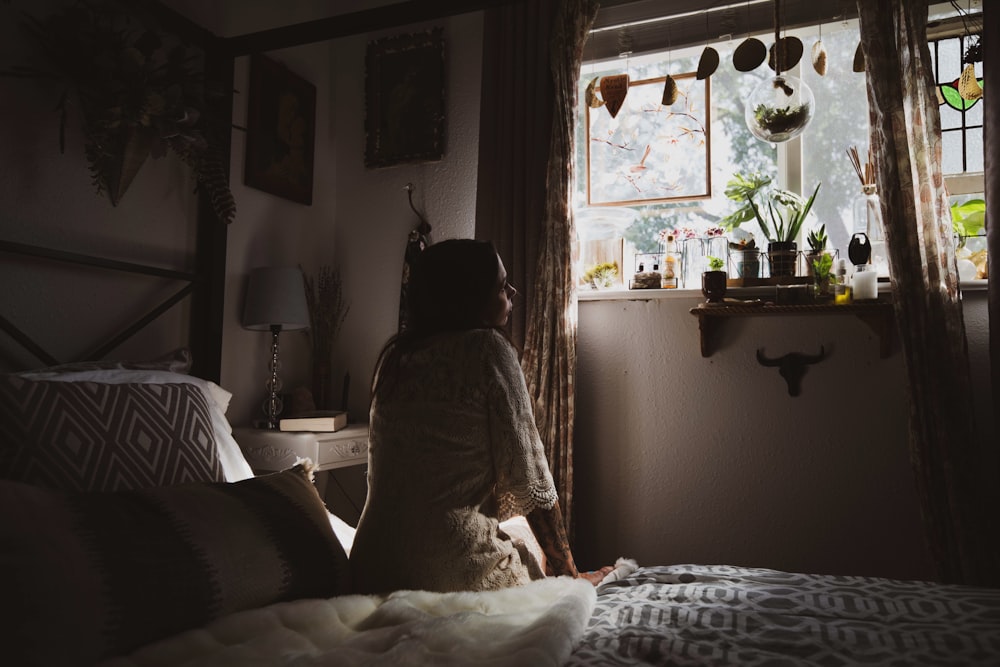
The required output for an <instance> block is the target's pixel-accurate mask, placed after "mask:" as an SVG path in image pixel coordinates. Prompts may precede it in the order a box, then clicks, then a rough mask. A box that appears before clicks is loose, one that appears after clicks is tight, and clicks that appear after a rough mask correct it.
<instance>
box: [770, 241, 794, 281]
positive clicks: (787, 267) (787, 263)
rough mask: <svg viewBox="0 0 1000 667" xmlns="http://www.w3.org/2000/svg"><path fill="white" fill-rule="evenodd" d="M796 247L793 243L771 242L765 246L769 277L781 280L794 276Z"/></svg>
mask: <svg viewBox="0 0 1000 667" xmlns="http://www.w3.org/2000/svg"><path fill="white" fill-rule="evenodd" d="M797 255H798V245H797V244H796V243H795V241H772V242H771V243H768V244H767V259H768V262H769V263H770V264H771V277H774V278H782V277H791V276H794V275H795V258H796V257H797Z"/></svg>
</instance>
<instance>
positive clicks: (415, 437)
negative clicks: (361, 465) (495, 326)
mask: <svg viewBox="0 0 1000 667" xmlns="http://www.w3.org/2000/svg"><path fill="white" fill-rule="evenodd" d="M384 384H385V386H383V387H382V388H380V390H379V394H378V395H377V396H375V398H374V400H373V402H372V408H371V433H370V440H369V459H368V460H369V469H368V498H367V501H366V503H365V509H364V512H363V513H362V516H361V520H360V522H359V523H358V530H357V534H356V536H355V539H354V546H353V548H352V551H351V569H352V572H353V574H354V577H355V582H356V586H357V588H358V592H366V593H368V592H380V593H381V592H387V591H390V590H399V589H419V590H433V591H459V590H490V589H497V588H504V587H507V586H516V585H520V584H523V583H525V582H527V581H528V580H529V574H528V567H527V565H526V564H525V563H523V562H522V558H521V555H520V554H519V552H518V550H517V549H516V548H515V546H514V544H513V543H512V541H511V540H510V538H509V537H508V536H507V535H506V534H505V533H504V532H503V531H502V530H499V529H498V527H497V524H498V521H503V520H505V519H507V518H509V517H512V516H516V515H518V514H527V513H528V512H530V511H531V510H533V509H534V508H536V507H541V508H544V509H548V508H551V507H552V506H553V505H554V504H555V501H556V491H555V487H554V486H553V483H552V476H551V474H550V472H549V468H548V464H547V463H546V460H545V453H544V450H543V448H542V443H541V440H540V438H539V436H538V431H537V430H536V427H535V421H534V417H533V415H532V411H531V400H530V398H529V396H528V392H527V388H526V386H525V383H524V376H523V374H522V373H521V368H520V365H519V364H518V360H517V355H516V354H515V352H514V349H513V348H512V346H511V345H510V343H509V342H507V340H506V339H505V338H504V337H503V336H502V335H501V334H500V333H498V332H496V331H493V330H491V329H483V330H474V331H467V332H460V333H454V334H451V333H449V334H442V335H441V336H438V337H435V338H434V339H433V340H432V341H430V342H428V343H426V344H425V345H424V346H422V347H421V348H420V349H418V350H416V351H414V352H412V353H410V354H408V355H405V356H404V358H403V359H402V361H401V364H400V367H399V373H398V376H397V378H396V381H395V383H393V384H391V386H390V383H389V382H388V381H387V382H386V383H384Z"/></svg>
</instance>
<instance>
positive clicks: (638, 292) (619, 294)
mask: <svg viewBox="0 0 1000 667" xmlns="http://www.w3.org/2000/svg"><path fill="white" fill-rule="evenodd" d="M988 285H989V281H988V280H963V281H961V282H960V283H959V286H960V288H961V289H962V291H963V292H978V291H985V290H986V289H987V286H988ZM774 291H775V288H774V287H770V286H765V287H730V288H728V289H727V290H726V295H727V296H730V297H733V298H736V299H756V298H761V297H768V296H773V295H774ZM878 291H879V294H888V293H889V292H890V291H891V289H890V286H889V283H887V282H885V283H879V286H878ZM692 297H694V298H697V299H699V300H700V299H702V298H703V297H702V295H701V289H632V290H630V289H624V288H618V289H615V288H611V289H602V290H594V289H590V290H585V289H579V290H577V300H579V301H648V300H651V299H690V298H692Z"/></svg>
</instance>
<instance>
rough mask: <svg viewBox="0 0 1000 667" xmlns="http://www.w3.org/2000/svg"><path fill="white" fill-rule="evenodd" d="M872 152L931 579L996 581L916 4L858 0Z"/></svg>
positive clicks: (920, 8) (986, 480) (936, 121)
mask: <svg viewBox="0 0 1000 667" xmlns="http://www.w3.org/2000/svg"><path fill="white" fill-rule="evenodd" d="M857 4H858V13H859V17H860V23H861V43H862V48H863V50H864V54H865V69H866V74H867V86H868V102H869V109H870V114H871V131H872V152H873V154H874V156H875V161H876V166H877V185H878V191H879V193H881V194H882V212H883V219H884V221H885V233H886V241H887V246H888V248H889V263H890V266H891V274H892V282H893V301H894V303H895V313H896V321H897V324H898V328H899V332H900V337H901V342H902V348H903V354H904V358H905V362H906V369H907V373H908V387H909V405H910V438H909V440H910V459H911V463H912V466H913V469H914V473H915V476H916V484H917V490H918V494H919V497H920V502H921V511H922V515H923V520H924V524H925V532H926V536H927V540H928V544H929V547H930V550H931V553H932V556H933V558H934V560H935V562H936V565H937V568H938V574H939V576H940V578H941V579H942V580H943V581H946V582H953V583H970V584H973V583H975V584H987V583H988V582H990V581H996V580H997V572H998V570H1000V568H998V567H997V565H998V563H997V562H996V560H995V558H996V553H995V552H994V550H993V545H994V543H995V541H996V537H994V535H995V534H996V531H995V530H993V531H992V533H993V534H992V535H991V534H990V532H989V528H988V526H987V524H986V520H987V516H988V514H989V513H990V512H993V513H995V509H996V506H995V505H993V506H992V507H990V508H988V507H987V503H988V502H989V500H988V496H990V495H992V492H988V491H987V489H989V488H991V487H992V486H996V484H997V482H1000V480H998V479H996V477H997V471H995V470H991V471H989V472H988V473H985V472H984V471H983V470H982V468H981V465H980V462H981V460H982V459H983V455H984V454H985V451H982V450H981V449H980V447H984V446H985V444H982V445H981V444H980V443H978V442H977V439H976V425H975V415H974V414H973V409H972V406H973V395H972V384H971V380H970V374H969V365H968V354H967V346H966V336H965V324H964V320H963V318H962V302H961V294H960V291H959V284H958V271H957V268H956V262H955V246H954V240H953V236H952V232H951V218H950V213H949V208H948V196H947V192H946V191H945V188H944V178H943V174H942V170H941V131H940V117H939V114H938V105H937V100H936V97H935V94H934V81H933V76H932V71H931V68H930V62H931V61H930V52H929V49H928V46H927V34H926V26H927V15H928V14H927V5H926V3H923V2H913V1H912V0H858V3H857Z"/></svg>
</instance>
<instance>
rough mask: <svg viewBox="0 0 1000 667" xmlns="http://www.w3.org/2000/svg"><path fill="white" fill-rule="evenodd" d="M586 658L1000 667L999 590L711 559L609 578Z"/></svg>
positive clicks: (583, 646) (580, 655) (584, 645)
mask: <svg viewBox="0 0 1000 667" xmlns="http://www.w3.org/2000/svg"><path fill="white" fill-rule="evenodd" d="M566 664H567V665H569V666H582V665H595V666H596V665H734V666H740V667H742V666H744V665H817V666H822V667H833V666H836V665H919V666H921V667H931V666H935V665H962V666H967V665H984V666H985V665H990V666H992V667H996V666H1000V590H998V589H980V588H970V587H963V586H946V585H939V584H928V583H918V582H912V581H896V580H889V579H876V578H865V577H839V576H824V575H810V574H792V573H787V572H778V571H775V570H765V569H751V568H736V567H728V566H713V565H671V566H661V567H643V568H640V569H639V570H637V571H636V572H634V573H633V574H632V575H630V576H628V577H626V578H624V579H621V580H618V581H614V582H611V583H608V584H605V585H603V586H602V587H601V588H600V589H599V590H598V597H597V607H596V608H595V609H594V614H593V616H592V617H591V620H590V624H589V626H588V628H587V630H586V632H585V634H584V636H583V640H582V641H581V643H580V645H578V646H577V648H576V650H574V651H573V654H572V655H571V656H570V659H569V661H568V662H567V663H566Z"/></svg>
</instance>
